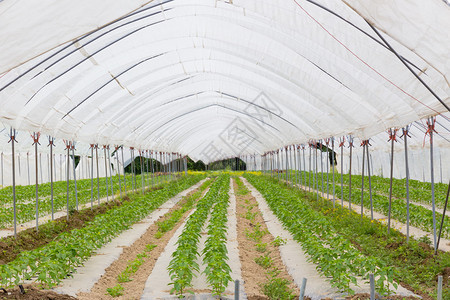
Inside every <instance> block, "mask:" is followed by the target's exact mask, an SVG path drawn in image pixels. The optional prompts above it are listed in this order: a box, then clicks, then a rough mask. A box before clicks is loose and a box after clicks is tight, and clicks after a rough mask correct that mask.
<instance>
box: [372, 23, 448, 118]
mask: <svg viewBox="0 0 450 300" xmlns="http://www.w3.org/2000/svg"><path fill="white" fill-rule="evenodd" d="M365 21H366V23H367V24H369V26H370V28H372V29H373V31H375V33H376V34H377V35H378V36H379V37H380V39H381V40H382V41H383V42H384V43H385V44H386V46H388V47H389V49H391V51H392V53H394V54H395V56H396V57H397V58H398V59H399V60H400V61H401V62H402V63H403V65H405V67H406V68H407V69H408V70H409V71H410V72H411V73H413V75H414V76H415V77H416V78H417V80H419V81H420V83H422V85H423V86H424V87H425V88H426V89H427V90H428V91H429V92H430V93H431V94H432V95H433V96H434V97H435V98H436V99H437V100H438V101H439V102H440V103H441V104H442V105H443V106H444V107H445V108H446V109H447V110H448V111H449V112H450V107H448V105H447V104H445V103H444V101H442V99H441V98H440V97H439V96H438V95H437V94H436V93H435V92H434V91H433V90H432V89H431V88H430V87H429V86H428V85H427V84H426V83H425V82H424V81H423V80H422V78H420V77H419V75H417V73H416V72H415V71H414V70H413V69H411V67H410V66H409V65H408V64H407V63H406V62H405V60H404V59H403V57H401V56H400V55H399V54H398V53H397V51H395V49H394V48H392V46H391V45H390V44H389V43H388V42H387V41H386V40H385V38H384V37H383V36H382V35H381V34H380V33H379V32H378V30H377V29H376V28H375V27H373V26H372V24H370V23H369V22H368V21H367V20H365ZM428 108H430V107H428Z"/></svg>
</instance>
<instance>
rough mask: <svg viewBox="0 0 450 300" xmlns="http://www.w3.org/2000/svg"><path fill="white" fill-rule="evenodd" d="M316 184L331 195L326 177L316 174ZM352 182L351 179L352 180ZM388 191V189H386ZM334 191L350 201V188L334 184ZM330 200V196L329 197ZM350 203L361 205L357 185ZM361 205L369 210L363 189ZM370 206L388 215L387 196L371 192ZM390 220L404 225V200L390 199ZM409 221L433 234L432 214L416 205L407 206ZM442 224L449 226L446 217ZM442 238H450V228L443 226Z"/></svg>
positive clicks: (438, 214) (438, 219)
mask: <svg viewBox="0 0 450 300" xmlns="http://www.w3.org/2000/svg"><path fill="white" fill-rule="evenodd" d="M316 180H317V181H316V184H315V187H316V188H317V187H318V189H319V190H320V191H321V190H322V183H323V186H324V192H325V193H326V192H327V187H328V191H330V192H331V193H330V194H331V195H332V194H333V182H329V183H328V185H327V181H326V176H325V177H324V180H323V181H322V177H321V176H320V173H319V174H318V176H317V178H316ZM352 180H353V179H352ZM387 188H388V189H389V187H387ZM334 189H335V191H336V197H339V198H341V197H342V195H343V196H344V197H343V198H344V199H343V200H345V201H349V199H350V188H349V186H348V185H344V186H343V189H342V188H341V185H339V184H335V187H334ZM330 198H332V196H330ZM351 202H352V204H356V205H361V189H360V188H358V185H356V184H355V185H352V194H351ZM363 205H364V207H366V208H370V205H371V204H370V193H369V191H368V188H367V186H366V188H365V189H364V193H363ZM372 205H373V209H374V211H376V212H379V213H382V214H384V215H386V216H387V215H388V213H389V196H387V195H386V194H380V193H377V192H376V191H372ZM435 215H436V220H437V223H438V224H439V222H440V221H441V220H442V214H441V213H439V212H435ZM391 218H392V219H395V220H398V221H400V222H402V223H406V220H407V211H406V202H405V200H404V199H400V198H394V197H393V198H392V201H391ZM409 220H410V224H411V225H412V226H415V227H417V228H420V229H422V230H425V231H427V232H433V212H432V211H431V210H429V209H427V208H425V207H423V206H420V205H416V204H413V203H410V205H409ZM444 222H445V223H444V224H450V223H449V222H450V218H449V217H448V216H445V218H444ZM442 236H443V237H445V238H448V237H450V227H449V226H444V227H443V229H442Z"/></svg>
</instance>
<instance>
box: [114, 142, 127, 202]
mask: <svg viewBox="0 0 450 300" xmlns="http://www.w3.org/2000/svg"><path fill="white" fill-rule="evenodd" d="M114 150H116V162H117V175H119V191H120V197H122V182H121V180H120V168H119V166H120V165H119V146H115V147H114ZM124 175H125V174H124Z"/></svg>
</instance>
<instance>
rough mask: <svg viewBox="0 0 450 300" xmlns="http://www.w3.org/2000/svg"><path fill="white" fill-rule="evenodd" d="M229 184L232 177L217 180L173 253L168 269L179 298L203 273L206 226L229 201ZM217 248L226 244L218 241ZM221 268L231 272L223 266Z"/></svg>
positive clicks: (199, 205) (174, 290)
mask: <svg viewBox="0 0 450 300" xmlns="http://www.w3.org/2000/svg"><path fill="white" fill-rule="evenodd" d="M229 184H230V178H229V176H228V175H224V174H222V175H220V176H219V177H218V178H217V180H216V181H215V182H214V183H213V184H212V185H211V188H210V189H209V191H208V193H206V195H205V196H204V197H203V198H202V199H201V200H199V201H198V202H197V206H196V210H195V211H194V212H193V213H192V215H191V216H190V217H189V218H188V220H187V221H186V224H185V227H184V229H183V232H182V233H181V235H180V236H179V238H178V240H177V245H178V246H177V249H176V250H175V251H174V252H173V253H172V260H171V261H170V263H169V266H168V271H169V274H170V278H171V280H172V282H171V284H172V285H173V289H172V292H175V293H176V294H177V295H180V296H181V295H183V293H185V292H186V291H188V289H189V288H191V287H192V280H193V278H194V277H195V276H196V275H197V274H196V273H198V272H199V265H198V263H197V258H198V256H199V253H198V243H199V240H200V236H201V231H202V228H203V225H204V224H205V222H206V219H207V218H208V215H209V212H210V210H211V208H212V206H213V205H218V204H219V202H221V201H224V199H225V197H226V199H228V189H229ZM224 195H226V196H224ZM216 214H218V213H216ZM217 218H218V217H217ZM225 220H226V219H225ZM217 244H218V245H221V244H222V241H221V240H219V241H217ZM211 246H212V245H211ZM220 255H222V256H226V248H225V252H221V254H220ZM219 267H220V268H221V269H223V270H227V269H226V268H224V266H223V265H220V266H219ZM228 269H229V268H228ZM210 272H213V270H212V269H211V270H210ZM228 276H229V275H228ZM222 278H224V280H228V277H226V276H225V275H223V276H222Z"/></svg>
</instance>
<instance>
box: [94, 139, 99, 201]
mask: <svg viewBox="0 0 450 300" xmlns="http://www.w3.org/2000/svg"><path fill="white" fill-rule="evenodd" d="M95 158H96V163H97V201H98V204H100V174H99V167H98V144H95Z"/></svg>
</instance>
